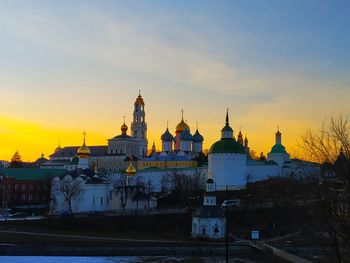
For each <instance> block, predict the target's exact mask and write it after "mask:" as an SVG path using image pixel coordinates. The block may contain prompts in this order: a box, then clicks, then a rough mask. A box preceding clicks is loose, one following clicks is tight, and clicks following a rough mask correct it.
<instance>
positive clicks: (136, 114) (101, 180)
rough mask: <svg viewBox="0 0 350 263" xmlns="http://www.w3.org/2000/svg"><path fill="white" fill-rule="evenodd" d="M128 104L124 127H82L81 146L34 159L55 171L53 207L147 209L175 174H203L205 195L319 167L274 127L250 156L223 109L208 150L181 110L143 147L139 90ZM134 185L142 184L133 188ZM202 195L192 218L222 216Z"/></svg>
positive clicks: (169, 186)
mask: <svg viewBox="0 0 350 263" xmlns="http://www.w3.org/2000/svg"><path fill="white" fill-rule="evenodd" d="M133 109H134V111H133V119H132V122H131V125H130V132H129V127H128V126H127V125H126V123H125V119H124V123H123V124H122V125H121V128H120V130H121V132H120V134H118V135H116V136H114V137H113V138H110V139H108V140H107V141H108V143H107V145H96V146H92V145H88V143H87V141H86V140H85V133H84V138H83V143H82V145H81V146H67V147H63V148H62V147H61V146H60V145H59V146H58V147H57V148H56V149H55V151H54V153H52V154H51V155H50V159H49V160H47V159H45V158H43V156H42V157H41V158H39V159H38V160H37V162H36V166H37V167H40V170H42V171H45V174H48V173H50V172H49V171H56V173H52V174H53V176H51V177H50V180H51V197H50V199H51V204H50V212H51V213H52V214H56V213H58V214H60V213H63V212H66V211H70V212H72V213H73V212H74V213H89V212H91V211H98V212H104V211H116V210H120V209H123V210H132V211H137V210H140V209H141V210H142V211H148V210H150V209H154V208H156V207H157V200H156V199H154V197H153V196H152V195H151V193H157V192H158V193H159V192H166V191H171V189H172V187H174V185H173V183H174V182H173V180H172V179H173V177H174V176H185V177H187V178H191V177H193V178H195V177H197V178H198V177H199V178H201V180H202V182H203V185H204V183H205V182H206V181H207V180H209V179H210V180H209V181H207V192H208V193H207V195H208V196H212V192H213V189H215V191H221V190H226V189H240V188H244V187H245V186H246V184H247V183H249V182H256V181H262V180H266V179H269V178H272V177H285V176H305V175H310V174H316V173H319V170H320V167H319V165H318V164H315V163H310V162H303V161H300V160H297V159H291V158H290V155H289V154H288V152H287V151H286V149H285V147H284V146H283V144H282V134H281V132H280V130H279V129H278V130H277V132H276V134H275V144H274V145H273V146H272V148H271V151H270V152H269V153H268V156H267V159H263V160H254V159H252V158H251V156H250V151H249V145H248V138H247V137H245V138H243V135H242V132H241V131H239V133H238V134H237V138H236V137H235V136H234V131H233V129H232V128H231V126H230V119H229V114H228V111H227V112H226V119H225V122H224V126H223V128H222V129H221V138H220V139H219V140H218V141H217V142H215V143H214V144H213V145H212V146H211V148H210V150H209V153H208V155H207V156H206V155H205V154H204V153H203V141H204V136H203V135H202V134H201V133H200V131H199V130H198V128H197V129H196V130H195V132H191V129H190V126H189V125H188V124H187V123H186V122H185V121H184V117H183V112H182V117H181V120H180V122H179V123H178V125H177V126H176V129H175V132H174V133H173V134H172V133H171V132H170V130H169V127H166V129H165V131H164V133H163V134H162V135H161V138H160V139H161V142H162V144H161V145H162V149H161V150H160V151H157V150H156V148H155V145H154V144H153V145H152V147H151V149H149V143H148V139H147V129H148V127H147V122H146V112H145V102H144V99H143V97H142V96H141V94H139V95H138V96H137V97H136V100H135V102H134V107H133ZM19 170H20V169H19ZM23 171H24V170H23ZM18 172H20V171H18ZM4 173H6V171H5V172H4ZM208 182H209V184H208ZM78 186H79V187H78ZM141 186H142V189H146V188H147V190H146V191H141V192H140V187H141ZM208 187H209V188H208ZM75 188H77V189H75ZM67 189H68V190H69V191H73V190H76V191H77V193H76V195H73V194H72V193H71V192H70V193H69V195H70V196H71V200H68V199H67V196H68V193H66V192H65V191H67ZM121 189H123V191H126V192H123V191H121ZM24 195H25V196H23V194H21V198H22V200H27V199H28V200H29V199H30V200H36V197H35V196H34V195H32V194H28V196H26V195H27V194H24ZM208 198H209V197H208ZM208 198H207V199H205V202H204V208H203V209H202V210H200V211H199V212H198V213H197V215H198V216H197V219H198V222H200V221H201V220H202V219H203V218H205V217H206V214H208V213H209V214H211V211H212V210H213V209H214V210H215V209H216V210H215V211H216V213H215V215H217V217H215V218H214V219H215V220H218V219H217V218H222V215H221V214H220V211H219V210H220V209H219V210H218V209H217V208H216V202H215V200H214V199H211V198H209V199H208ZM46 200H47V197H46ZM213 200H214V201H213ZM197 219H196V220H197ZM214 219H213V220H214ZM220 220H221V219H220ZM208 222H209V221H208ZM198 224H199V223H198ZM214 225H215V226H212V225H210V226H209V225H208V226H207V229H208V231H209V229H211V228H213V229H214V230H215V231H216V234H215V236H216V237H220V236H221V235H222V227H223V225H224V222H222V223H220V224H219V225H218V224H214ZM197 231H198V232H197ZM203 231H204V232H205V230H203V228H201V230H199V228H196V227H194V229H193V235H197V234H198V235H200V233H203ZM210 231H211V230H210ZM218 231H219V232H218ZM211 232H212V231H211ZM196 233H197V234H196Z"/></svg>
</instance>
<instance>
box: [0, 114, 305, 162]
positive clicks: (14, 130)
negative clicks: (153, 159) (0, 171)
mask: <svg viewBox="0 0 350 263" xmlns="http://www.w3.org/2000/svg"><path fill="white" fill-rule="evenodd" d="M0 122H1V123H2V125H1V128H0V136H1V138H2V143H1V151H0V159H1V160H10V159H11V157H12V155H13V154H14V153H15V151H17V150H18V151H19V153H20V154H21V156H22V160H23V161H25V162H28V161H35V160H36V159H37V158H39V157H40V155H41V154H42V153H44V155H45V157H46V158H48V156H49V155H50V154H52V153H53V152H54V150H55V148H56V147H57V146H58V143H59V140H60V144H61V147H65V146H80V145H81V144H82V141H83V135H82V131H80V130H73V129H64V128H63V127H60V126H52V125H51V126H50V125H42V124H38V123H34V122H29V121H24V120H20V119H14V118H10V117H0ZM151 123H152V125H149V126H148V141H149V148H151V146H152V143H153V142H154V143H155V145H156V148H157V151H159V150H161V140H160V136H161V134H162V133H163V132H164V130H165V129H166V127H162V126H163V125H159V124H156V125H154V126H153V122H151ZM172 123H174V124H175V123H176V122H175V121H173V122H172ZM223 125H224V121H221V123H206V124H202V125H201V126H200V127H199V131H200V133H201V134H202V135H203V136H204V139H205V140H204V143H203V149H204V150H206V149H209V148H210V146H211V145H212V144H213V143H214V142H215V141H217V140H219V139H220V130H221V128H222V126H223ZM109 126H110V125H108V123H105V125H104V126H103V128H102V132H101V130H98V131H97V130H96V129H93V130H92V129H90V130H87V137H86V143H87V145H88V146H91V145H107V139H108V138H111V137H112V136H115V135H117V134H119V132H120V131H115V130H111V129H110V128H109ZM152 126H153V127H152ZM172 126H176V125H172ZM290 126H291V127H295V124H290ZM233 128H234V130H235V136H236V135H237V131H238V129H237V128H236V127H233ZM169 130H170V131H171V132H172V133H175V132H174V130H175V127H169ZM194 130H195V127H193V126H192V127H191V132H192V133H194ZM288 130H289V129H288V127H283V129H282V130H281V131H282V138H283V139H282V143H283V145H285V146H286V148H287V151H288V152H289V153H290V154H291V155H292V156H293V155H294V153H295V150H296V148H297V143H296V139H297V136H299V134H297V133H295V132H288ZM290 130H291V131H295V130H298V129H290ZM128 132H130V129H129V130H128ZM242 132H243V135H244V136H245V134H246V133H247V134H248V139H249V147H250V149H252V150H254V151H255V152H256V153H257V155H259V154H260V152H264V154H265V155H267V153H268V152H269V151H270V149H271V147H272V146H273V144H274V140H275V130H273V129H270V131H267V130H264V131H263V132H254V131H250V132H245V131H244V130H242ZM111 135H112V136H111Z"/></svg>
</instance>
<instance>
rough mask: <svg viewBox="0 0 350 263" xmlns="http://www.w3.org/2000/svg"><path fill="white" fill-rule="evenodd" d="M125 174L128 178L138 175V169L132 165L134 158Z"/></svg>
mask: <svg viewBox="0 0 350 263" xmlns="http://www.w3.org/2000/svg"><path fill="white" fill-rule="evenodd" d="M125 173H126V175H127V176H134V175H135V174H136V169H135V167H134V166H133V165H132V158H130V163H129V166H128V168H126V170H125Z"/></svg>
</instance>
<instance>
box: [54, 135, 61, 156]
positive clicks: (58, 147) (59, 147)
mask: <svg viewBox="0 0 350 263" xmlns="http://www.w3.org/2000/svg"><path fill="white" fill-rule="evenodd" d="M60 150H62V148H61V139H60V138H59V139H58V146H57V147H56V149H55V153H56V152H58V151H60Z"/></svg>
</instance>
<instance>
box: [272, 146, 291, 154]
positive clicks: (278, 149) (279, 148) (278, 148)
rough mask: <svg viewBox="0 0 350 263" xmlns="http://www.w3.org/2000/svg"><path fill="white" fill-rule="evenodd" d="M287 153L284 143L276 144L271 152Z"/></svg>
mask: <svg viewBox="0 0 350 263" xmlns="http://www.w3.org/2000/svg"><path fill="white" fill-rule="evenodd" d="M271 153H272V154H274V153H275V154H287V152H286V148H285V147H284V146H283V145H282V144H275V145H274V146H272V148H271V152H270V154H271Z"/></svg>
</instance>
